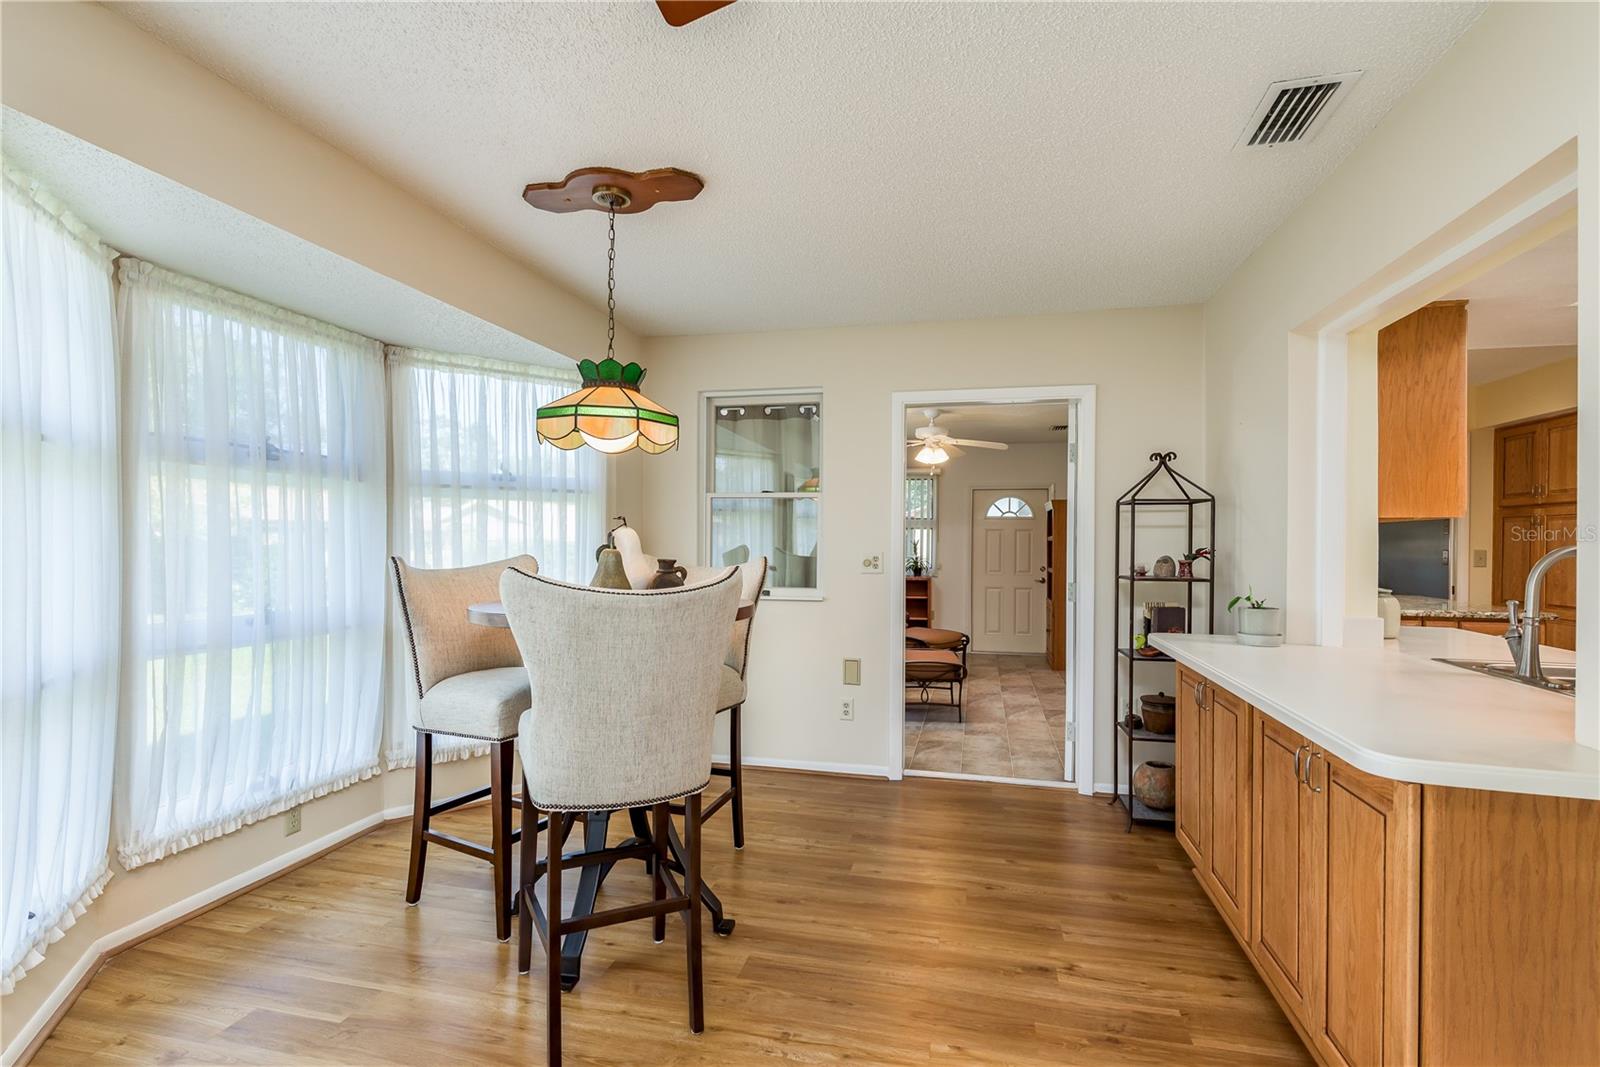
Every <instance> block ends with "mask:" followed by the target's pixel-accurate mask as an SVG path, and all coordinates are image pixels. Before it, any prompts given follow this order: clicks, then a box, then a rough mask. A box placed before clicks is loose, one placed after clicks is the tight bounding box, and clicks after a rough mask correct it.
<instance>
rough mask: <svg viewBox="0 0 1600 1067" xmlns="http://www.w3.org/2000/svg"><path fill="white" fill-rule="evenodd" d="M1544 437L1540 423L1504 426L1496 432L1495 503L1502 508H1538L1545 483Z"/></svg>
mask: <svg viewBox="0 0 1600 1067" xmlns="http://www.w3.org/2000/svg"><path fill="white" fill-rule="evenodd" d="M1542 439H1543V434H1542V433H1541V431H1540V427H1539V424H1538V423H1531V422H1530V423H1523V424H1521V425H1520V426H1504V427H1501V428H1500V429H1498V430H1496V431H1495V432H1494V456H1495V467H1494V490H1495V500H1496V502H1498V503H1499V504H1502V505H1520V504H1536V503H1538V502H1539V497H1538V492H1537V490H1538V487H1539V483H1540V482H1542V481H1543V480H1544V478H1543V471H1541V470H1540V467H1541V466H1542V464H1541V463H1540V455H1539V454H1540V452H1541V451H1542V450H1543V449H1542V444H1543V440H1542Z"/></svg>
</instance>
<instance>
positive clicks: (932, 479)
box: [900, 471, 939, 578]
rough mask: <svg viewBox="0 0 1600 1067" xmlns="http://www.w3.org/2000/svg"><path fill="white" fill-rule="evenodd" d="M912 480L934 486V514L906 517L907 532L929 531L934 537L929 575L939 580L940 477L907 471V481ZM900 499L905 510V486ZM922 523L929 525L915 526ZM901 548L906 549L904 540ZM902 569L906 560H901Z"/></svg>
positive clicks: (927, 472) (928, 569) (929, 561)
mask: <svg viewBox="0 0 1600 1067" xmlns="http://www.w3.org/2000/svg"><path fill="white" fill-rule="evenodd" d="M912 480H921V481H926V482H929V483H931V484H932V486H933V514H932V515H931V516H929V517H928V518H927V519H913V518H911V516H909V515H908V516H906V530H907V532H909V531H911V530H927V531H928V532H929V533H931V534H932V535H933V537H932V538H931V539H930V540H931V542H932V544H933V552H932V554H931V558H930V559H929V560H928V568H927V574H928V576H929V577H930V578H937V577H938V576H939V477H938V475H935V474H934V473H933V472H931V471H907V472H906V481H908V482H909V481H912ZM900 499H901V508H902V509H904V507H905V504H904V500H905V487H904V486H902V487H901V498H900ZM922 522H926V523H927V525H926V526H921V525H914V524H916V523H922ZM901 547H902V549H903V548H904V539H902V541H901ZM901 569H902V570H904V569H905V560H903V559H902V560H901Z"/></svg>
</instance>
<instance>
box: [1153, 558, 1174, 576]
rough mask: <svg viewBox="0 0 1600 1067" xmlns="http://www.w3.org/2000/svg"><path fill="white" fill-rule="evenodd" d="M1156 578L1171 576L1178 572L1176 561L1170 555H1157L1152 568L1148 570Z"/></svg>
mask: <svg viewBox="0 0 1600 1067" xmlns="http://www.w3.org/2000/svg"><path fill="white" fill-rule="evenodd" d="M1150 573H1151V574H1152V575H1154V576H1155V577H1157V578H1172V577H1175V576H1176V575H1177V573H1178V561H1177V560H1175V559H1173V558H1172V557H1171V556H1157V557H1156V565H1155V568H1154V570H1152V571H1151V572H1150Z"/></svg>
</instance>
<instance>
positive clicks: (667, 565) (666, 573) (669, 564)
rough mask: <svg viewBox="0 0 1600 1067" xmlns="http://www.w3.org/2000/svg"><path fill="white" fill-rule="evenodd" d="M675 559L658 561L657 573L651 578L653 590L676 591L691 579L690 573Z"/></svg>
mask: <svg viewBox="0 0 1600 1067" xmlns="http://www.w3.org/2000/svg"><path fill="white" fill-rule="evenodd" d="M677 563H678V561H677V560H675V559H658V560H656V572H655V574H653V575H651V576H650V588H651V589H676V588H678V587H679V586H680V585H682V584H683V583H684V582H685V581H687V580H688V578H689V572H688V571H687V570H685V569H684V568H682V567H680V566H678V565H677Z"/></svg>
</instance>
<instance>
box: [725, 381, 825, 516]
mask: <svg viewBox="0 0 1600 1067" xmlns="http://www.w3.org/2000/svg"><path fill="white" fill-rule="evenodd" d="M821 411H822V405H821V398H820V397H816V396H805V397H799V396H784V397H768V398H766V399H765V400H754V401H732V400H727V399H714V400H712V401H710V402H709V405H708V409H707V418H708V419H709V421H710V423H711V425H712V427H713V438H712V448H711V457H710V463H711V471H710V477H709V478H708V479H707V481H708V482H709V484H710V485H711V491H712V492H714V493H815V492H820V491H821V488H822V486H821V478H820V473H821V467H822V460H821V454H822V453H821V449H822V434H821V426H822V416H821Z"/></svg>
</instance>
